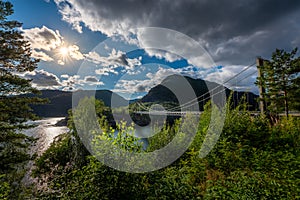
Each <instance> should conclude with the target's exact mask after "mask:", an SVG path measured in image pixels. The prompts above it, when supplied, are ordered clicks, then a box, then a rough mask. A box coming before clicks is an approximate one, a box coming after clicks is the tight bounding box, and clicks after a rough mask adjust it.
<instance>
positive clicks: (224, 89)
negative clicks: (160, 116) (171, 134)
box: [169, 71, 257, 111]
mask: <svg viewBox="0 0 300 200" xmlns="http://www.w3.org/2000/svg"><path fill="white" fill-rule="evenodd" d="M256 73H257V72H256V71H255V72H252V73H251V74H249V75H247V76H246V77H243V78H242V79H240V80H239V82H240V81H241V80H244V79H246V78H249V77H250V76H253V75H254V74H256ZM224 91H226V88H223V89H222V90H221V91H219V92H217V93H215V94H213V95H212V96H209V97H206V98H205V99H202V100H201V101H196V102H194V103H192V104H190V105H185V106H181V107H180V108H181V109H186V108H189V107H191V106H193V105H196V104H197V103H201V102H205V101H207V100H209V99H211V98H213V97H214V96H216V95H218V94H220V93H222V92H224ZM169 111H173V110H169Z"/></svg>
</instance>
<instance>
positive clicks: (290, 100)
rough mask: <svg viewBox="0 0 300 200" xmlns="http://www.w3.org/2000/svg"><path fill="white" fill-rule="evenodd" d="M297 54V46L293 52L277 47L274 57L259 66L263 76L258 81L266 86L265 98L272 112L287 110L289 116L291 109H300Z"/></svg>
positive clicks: (299, 79)
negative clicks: (299, 103)
mask: <svg viewBox="0 0 300 200" xmlns="http://www.w3.org/2000/svg"><path fill="white" fill-rule="evenodd" d="M296 54H297V48H295V49H294V50H292V51H291V52H285V51H284V50H279V49H276V51H275V52H273V54H272V58H271V59H270V60H264V64H263V66H260V67H259V68H260V71H261V74H262V76H261V77H260V78H259V79H258V80H257V82H256V83H257V84H258V85H261V86H263V87H264V88H265V94H264V97H263V98H264V101H265V102H266V103H267V105H268V107H267V109H268V111H269V112H271V113H272V114H275V115H278V114H279V113H281V112H285V114H286V116H287V117H288V115H289V111H290V110H291V109H297V110H299V105H298V102H299V100H300V85H299V82H300V77H299V72H300V57H296Z"/></svg>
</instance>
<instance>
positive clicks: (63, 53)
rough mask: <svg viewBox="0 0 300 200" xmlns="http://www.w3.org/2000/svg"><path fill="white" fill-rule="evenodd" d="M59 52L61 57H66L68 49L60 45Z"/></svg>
mask: <svg viewBox="0 0 300 200" xmlns="http://www.w3.org/2000/svg"><path fill="white" fill-rule="evenodd" d="M59 54H60V56H61V57H62V58H67V57H69V55H70V50H69V48H68V47H60V49H59Z"/></svg>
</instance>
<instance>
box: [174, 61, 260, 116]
mask: <svg viewBox="0 0 300 200" xmlns="http://www.w3.org/2000/svg"><path fill="white" fill-rule="evenodd" d="M255 64H256V63H253V64H251V65H249V66H247V67H246V68H244V69H243V70H242V71H240V72H239V73H237V74H235V75H234V76H233V77H231V78H229V79H228V80H226V81H224V82H223V83H222V84H220V85H218V86H217V87H215V88H213V89H212V90H210V91H208V92H206V93H204V94H202V95H201V96H199V97H197V98H195V99H192V100H190V101H188V102H186V103H184V104H182V105H180V106H177V107H174V108H172V109H170V111H171V110H177V109H181V108H182V107H184V106H185V105H188V104H190V103H192V102H194V101H196V102H199V101H198V100H199V99H200V98H202V97H205V96H206V95H209V94H210V93H211V92H213V91H215V90H216V89H218V88H220V87H224V84H226V83H228V82H229V81H231V80H233V79H234V78H236V77H238V76H239V75H241V74H242V73H244V72H245V71H247V70H249V69H250V68H251V67H253V66H254V65H255ZM255 73H256V72H255ZM202 101H203V100H202Z"/></svg>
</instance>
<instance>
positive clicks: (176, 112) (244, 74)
mask: <svg viewBox="0 0 300 200" xmlns="http://www.w3.org/2000/svg"><path fill="white" fill-rule="evenodd" d="M255 64H256V63H253V64H251V65H249V66H247V67H245V68H244V69H243V70H241V71H240V72H239V73H237V74H235V75H234V76H232V77H231V78H229V79H227V80H226V81H224V82H223V83H221V84H219V85H218V86H216V87H215V88H213V89H211V90H209V91H208V92H206V93H204V94H202V95H200V96H198V97H196V98H194V99H192V100H190V101H187V102H185V103H183V104H181V105H179V106H176V107H173V108H171V109H168V110H159V109H158V110H155V109H149V108H148V107H146V106H144V105H143V103H141V102H137V105H138V106H139V109H140V110H138V111H134V112H133V113H134V114H140V115H157V116H162V115H163V116H165V115H167V116H185V115H187V114H192V115H201V113H202V111H195V110H193V107H195V106H198V105H199V104H201V103H202V104H203V105H204V104H205V103H206V102H207V101H208V100H210V99H213V98H214V97H215V96H217V95H219V97H220V95H222V93H223V94H224V92H225V91H226V89H227V88H234V87H237V85H238V83H241V82H242V81H245V80H247V79H248V78H249V77H251V76H253V75H255V74H257V70H256V69H255V70H254V71H253V67H254V66H255ZM225 86H226V87H225ZM237 98H238V97H237Z"/></svg>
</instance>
